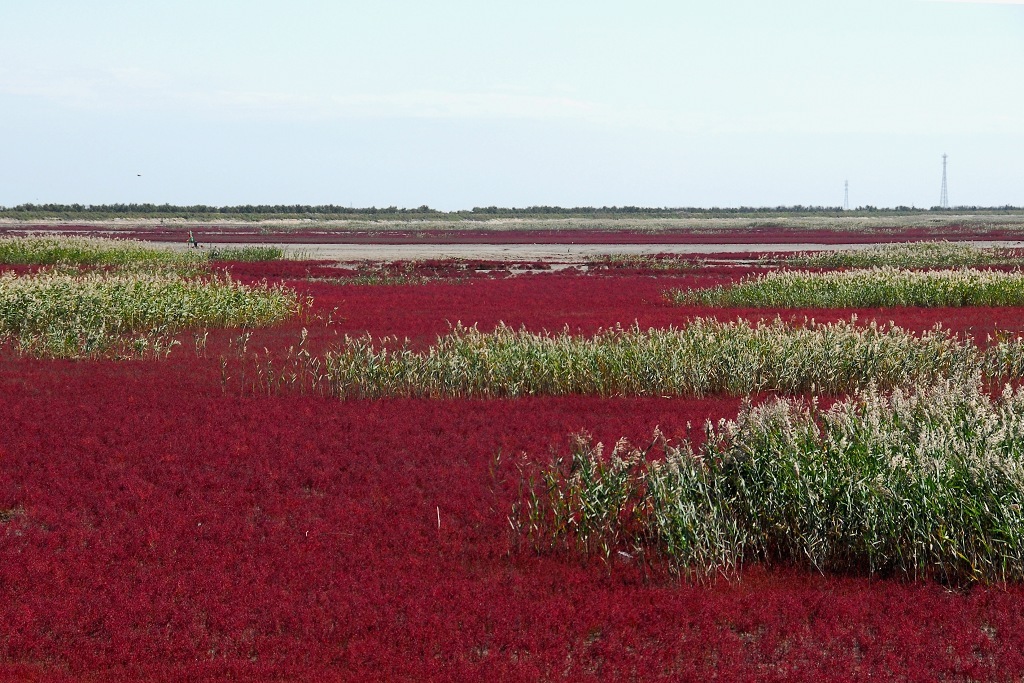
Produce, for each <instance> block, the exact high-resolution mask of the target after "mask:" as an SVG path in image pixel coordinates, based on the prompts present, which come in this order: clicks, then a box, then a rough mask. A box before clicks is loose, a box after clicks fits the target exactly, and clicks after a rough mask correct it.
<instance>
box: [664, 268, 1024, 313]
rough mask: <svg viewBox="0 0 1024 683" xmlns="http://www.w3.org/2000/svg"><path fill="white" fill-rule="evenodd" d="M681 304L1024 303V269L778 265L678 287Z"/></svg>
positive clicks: (673, 294)
mask: <svg viewBox="0 0 1024 683" xmlns="http://www.w3.org/2000/svg"><path fill="white" fill-rule="evenodd" d="M666 296H667V298H668V299H669V300H670V301H672V302H673V303H676V304H688V305H693V304H696V305H705V306H723V307H730V306H731V307H748V308H884V307H893V306H924V307H928V306H1024V273H1022V272H1006V271H998V270H980V269H973V268H960V269H946V270H931V271H919V270H907V269H902V268H895V267H891V266H886V267H880V268H869V269H864V270H846V271H832V272H815V271H804V270H792V271H777V272H771V273H764V274H761V275H757V276H753V277H747V278H744V279H742V280H740V281H739V282H737V283H736V284H732V285H727V286H721V285H719V286H716V287H710V288H705V289H673V290H669V291H668V292H666Z"/></svg>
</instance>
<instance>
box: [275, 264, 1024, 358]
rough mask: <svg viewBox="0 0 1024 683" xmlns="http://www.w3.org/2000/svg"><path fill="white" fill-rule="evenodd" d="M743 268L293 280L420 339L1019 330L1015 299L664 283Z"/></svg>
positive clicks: (348, 319) (1023, 319)
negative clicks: (900, 303) (891, 299)
mask: <svg viewBox="0 0 1024 683" xmlns="http://www.w3.org/2000/svg"><path fill="white" fill-rule="evenodd" d="M749 272H750V271H749V270H747V269H743V268H719V269H708V270H701V271H697V272H695V273H694V274H692V275H687V276H672V277H658V278H654V277H643V276H636V277H625V276H614V277H595V276H589V275H577V274H569V275H563V274H556V273H552V274H539V275H519V276H516V277H510V278H501V279H474V280H471V281H460V282H448V281H438V282H428V283H426V284H421V285H396V286H351V285H346V286H340V287H339V286H335V285H329V284H323V283H315V282H313V283H307V282H291V283H290V284H293V285H295V286H296V287H297V288H299V290H300V291H302V292H303V293H307V294H310V295H311V296H312V297H313V299H314V302H315V306H314V310H315V311H318V312H319V313H321V314H323V315H327V313H328V312H333V313H332V317H333V320H334V321H336V324H335V325H334V326H333V327H332V329H333V330H334V331H337V332H338V333H347V334H353V335H358V334H364V333H370V334H373V335H374V336H386V335H398V336H400V337H409V338H410V339H412V340H413V341H414V342H423V343H428V342H431V341H433V340H434V338H435V337H436V335H439V334H445V333H446V332H447V331H448V329H449V324H454V323H456V322H458V321H461V322H462V323H464V324H467V325H470V324H473V323H477V324H478V325H479V326H480V328H481V329H492V328H493V327H494V326H496V325H497V324H498V323H500V322H504V323H506V324H508V325H512V326H513V327H519V326H523V325H525V326H526V327H527V328H528V329H530V330H533V331H541V330H548V331H553V332H554V331H561V330H562V329H563V328H565V327H566V326H568V328H569V330H570V331H571V332H574V333H576V332H580V333H592V332H594V331H596V330H598V329H600V328H608V327H612V326H614V325H616V324H622V325H625V326H628V325H632V324H633V323H634V322H635V323H638V324H639V325H640V326H641V327H642V328H647V327H667V326H669V325H676V326H679V325H682V324H685V323H686V321H688V320H691V319H693V318H696V317H714V318H717V319H720V320H735V319H739V318H743V319H747V320H772V319H774V318H776V317H781V318H782V319H784V320H790V321H794V322H796V323H802V322H803V321H804V320H805V319H814V320H816V321H818V322H827V321H835V320H849V319H850V318H851V316H853V315H856V316H857V318H858V320H859V321H860V322H863V323H867V322H869V321H872V320H873V321H877V322H878V323H880V324H884V323H888V322H894V323H896V324H897V325H900V326H902V327H906V328H908V329H912V330H915V331H923V330H927V329H930V328H932V327H934V326H935V325H936V324H939V323H941V324H942V325H943V326H944V327H946V328H947V329H950V330H953V331H955V332H960V333H967V334H971V335H974V336H975V337H977V338H979V339H982V340H983V339H984V338H985V336H986V335H988V334H992V333H994V332H995V331H997V330H1003V331H1008V332H1019V331H1022V330H1024V309H1022V308H981V307H976V308H877V309H744V308H709V307H702V306H676V305H674V304H671V303H669V302H668V301H667V300H666V299H665V297H664V292H665V290H666V289H670V288H675V287H708V286H713V285H716V284H725V283H728V282H732V281H735V280H736V279H738V278H739V277H741V276H742V275H743V274H746V273H749Z"/></svg>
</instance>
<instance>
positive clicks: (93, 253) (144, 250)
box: [0, 237, 204, 268]
mask: <svg viewBox="0 0 1024 683" xmlns="http://www.w3.org/2000/svg"><path fill="white" fill-rule="evenodd" d="M203 260H204V259H203V257H202V256H201V255H200V254H199V253H197V252H195V251H187V252H180V251H173V250H171V249H165V248H160V247H154V246H152V245H150V244H148V243H146V242H139V241H135V240H115V239H103V238H93V237H3V238H0V263H4V264H11V265H52V266H57V265H70V266H98V267H104V266H113V267H122V268H146V267H155V268H180V267H197V266H200V265H202V263H203Z"/></svg>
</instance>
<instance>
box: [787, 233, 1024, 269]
mask: <svg viewBox="0 0 1024 683" xmlns="http://www.w3.org/2000/svg"><path fill="white" fill-rule="evenodd" d="M779 260H781V262H782V263H785V264H786V265H795V266H803V267H806V268H873V267H880V266H893V267H896V268H954V267H959V266H1003V265H1020V264H1021V263H1024V254H1021V253H1020V252H1019V251H1014V250H1011V249H1003V248H998V247H979V246H976V245H974V244H972V243H970V242H950V241H947V240H931V241H925V242H902V243H894V244H877V245H872V246H870V247H866V248H864V249H848V250H847V249H842V250H840V249H836V250H830V251H819V252H803V253H798V254H793V255H791V256H788V257H785V258H782V259H779Z"/></svg>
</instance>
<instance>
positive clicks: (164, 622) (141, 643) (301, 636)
mask: <svg viewBox="0 0 1024 683" xmlns="http://www.w3.org/2000/svg"><path fill="white" fill-rule="evenodd" d="M186 368H188V372H185V371H184V370H185V369H186ZM739 404H740V401H739V400H737V399H728V400H717V399H701V400H699V401H698V400H687V399H673V400H666V399H656V398H648V399H595V398H587V397H563V398H526V399H517V400H514V401H497V400H489V401H426V400H414V399H405V400H382V401H352V402H346V403H338V402H336V401H329V400H322V399H316V398H310V397H295V396H291V397H276V396H274V397H250V398H238V397H231V396H227V397H225V396H223V395H222V394H221V392H220V389H219V387H218V383H217V378H216V368H215V367H213V366H206V365H204V364H202V363H198V364H197V363H196V362H194V361H193V360H189V362H188V363H186V362H185V361H184V360H183V359H176V358H174V357H172V358H171V359H170V360H168V361H162V362H160V363H157V362H131V363H120V364H118V363H112V362H104V361H97V362H89V363H80V362H74V363H73V362H66V361H38V360H32V359H22V360H9V359H8V360H0V425H2V427H0V508H2V509H5V510H11V509H20V510H22V511H23V512H19V513H18V514H17V515H14V516H12V517H11V518H10V519H9V521H8V522H0V587H2V588H0V590H2V592H3V597H4V599H3V600H0V679H6V680H26V679H29V680H32V679H34V680H88V679H105V680H151V681H174V680H183V679H187V680H211V681H212V680H224V679H226V678H233V679H235V680H273V679H278V680H281V679H285V680H310V681H313V680H334V679H346V678H348V679H387V680H412V679H416V680H467V681H468V680H480V679H481V678H486V677H490V678H496V679H501V680H524V681H525V680H540V679H560V680H595V681H596V680H609V679H621V678H636V679H643V680H656V679H670V680H680V679H683V680H685V679H691V678H697V677H701V678H705V677H706V678H710V677H718V678H720V679H725V680H769V681H772V680H775V681H791V680H796V681H820V680H856V679H858V678H862V677H865V676H873V677H878V678H889V679H891V678H901V679H904V680H920V681H931V680H941V679H943V678H946V679H954V680H955V679H972V678H973V679H979V680H992V679H995V680H999V679H1005V680H1013V679H1015V678H1019V677H1020V676H1021V675H1022V674H1024V656H1022V654H1021V653H1022V652H1024V616H1022V615H1024V609H1022V608H1024V593H1022V591H1021V590H1020V588H1019V587H1016V586H1012V585H1011V586H1007V587H1006V588H1003V589H995V590H992V589H981V588H973V589H968V590H962V591H949V590H946V589H944V588H943V587H941V586H940V585H938V584H935V583H913V582H910V583H903V582H896V581H888V580H874V581H866V580H861V579H855V578H843V577H829V578H823V577H820V576H815V575H812V574H807V573H805V572H797V571H791V570H773V571H764V570H762V569H760V568H750V569H748V570H745V571H744V572H743V574H742V577H741V580H740V581H736V582H733V583H728V582H713V583H710V584H708V585H704V586H696V585H689V584H687V583H685V582H684V583H679V582H676V581H673V580H671V579H669V578H663V577H657V576H648V577H647V578H646V579H645V577H644V575H643V572H642V571H640V570H639V568H638V566H637V563H636V562H634V561H631V560H628V559H626V558H622V559H621V560H615V561H614V562H613V563H612V564H611V565H610V567H606V566H605V565H604V564H603V563H596V564H595V563H586V562H581V561H579V560H577V559H575V558H573V557H572V556H565V555H559V554H554V555H550V556H543V557H537V556H536V555H534V554H533V553H532V552H521V551H519V550H517V546H516V543H515V539H514V537H513V536H512V535H511V530H510V529H509V528H508V520H507V513H508V510H509V507H510V506H511V504H512V503H513V502H514V501H515V500H516V499H517V495H518V494H517V490H516V483H515V482H516V479H517V476H518V467H519V465H520V463H521V460H520V457H519V455H518V454H519V453H521V452H522V451H530V452H536V449H537V448H538V445H539V444H547V443H552V444H554V445H557V446H558V447H559V448H562V447H563V445H564V443H565V434H566V433H567V432H570V431H578V430H581V429H586V430H589V431H591V432H592V433H593V434H594V437H595V438H596V439H599V440H606V441H611V440H614V439H616V438H618V437H619V436H628V437H629V438H630V439H632V440H633V441H635V442H639V441H640V440H641V439H643V438H644V437H645V436H648V435H649V434H650V433H651V431H652V430H653V427H654V426H655V425H657V424H660V425H662V427H663V429H665V431H666V433H667V435H668V436H669V437H670V438H681V437H683V436H684V434H683V425H685V423H686V422H688V421H692V422H693V424H696V425H699V424H702V423H703V422H704V420H705V419H708V418H710V419H712V420H717V419H718V418H720V417H730V416H732V415H735V412H736V410H737V409H738V408H739ZM677 428H678V429H677ZM540 448H542V449H543V448H544V446H540ZM498 452H501V453H502V457H501V459H500V461H496V458H495V454H496V453H498ZM541 462H547V456H546V455H545V456H544V457H543V459H542V460H541ZM438 511H440V518H441V524H440V528H439V527H438V522H437V518H438Z"/></svg>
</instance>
